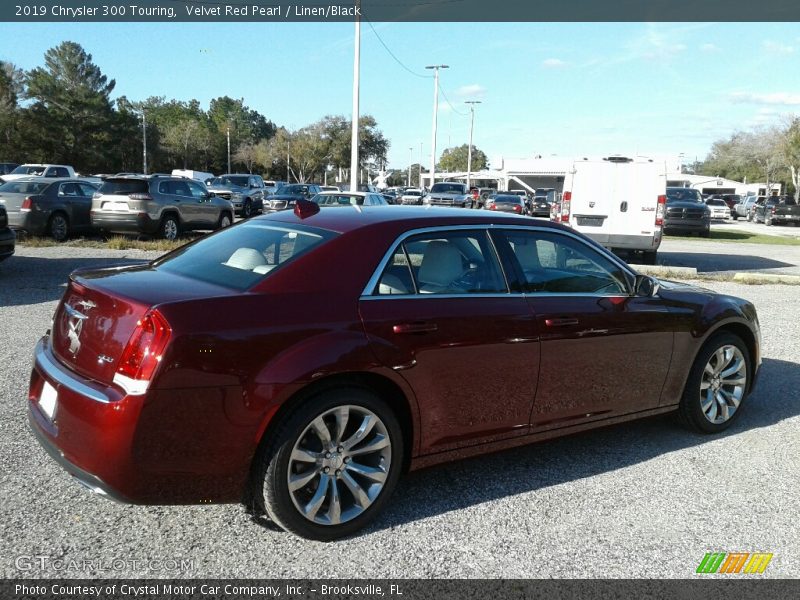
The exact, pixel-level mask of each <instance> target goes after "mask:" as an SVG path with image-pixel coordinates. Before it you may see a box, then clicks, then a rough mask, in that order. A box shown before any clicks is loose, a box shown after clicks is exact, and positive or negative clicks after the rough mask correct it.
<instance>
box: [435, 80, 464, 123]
mask: <svg viewBox="0 0 800 600" xmlns="http://www.w3.org/2000/svg"><path fill="white" fill-rule="evenodd" d="M439 91H440V92H441V93H442V97H443V98H444V101H445V102H447V105H448V106H449V107H450V109H451V110H452V111H453V112H454V113H456V114H457V115H461V116H462V117H466V116H467V113H465V112H461V111H460V110H458V109H457V108H456V107H455V106H453V104H452V103H451V102H450V99H449V98H448V97H447V94H445V93H444V90H443V89H442V86H441V85H440V86H439Z"/></svg>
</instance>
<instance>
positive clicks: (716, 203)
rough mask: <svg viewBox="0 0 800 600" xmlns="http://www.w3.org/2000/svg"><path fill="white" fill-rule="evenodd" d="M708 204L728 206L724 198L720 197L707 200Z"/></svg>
mask: <svg viewBox="0 0 800 600" xmlns="http://www.w3.org/2000/svg"><path fill="white" fill-rule="evenodd" d="M706 204H708V205H709V206H728V205H727V204H725V201H724V200H719V199H718V198H711V199H710V200H706Z"/></svg>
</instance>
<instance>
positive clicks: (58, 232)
mask: <svg viewBox="0 0 800 600" xmlns="http://www.w3.org/2000/svg"><path fill="white" fill-rule="evenodd" d="M68 232H69V225H68V224H67V219H66V218H65V217H64V215H60V214H55V215H53V217H52V219H51V220H50V235H51V236H53V239H54V240H56V241H57V242H63V241H64V240H65V239H67V234H68Z"/></svg>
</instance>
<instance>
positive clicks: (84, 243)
mask: <svg viewBox="0 0 800 600" xmlns="http://www.w3.org/2000/svg"><path fill="white" fill-rule="evenodd" d="M193 239H194V238H191V237H190V238H180V239H178V240H175V241H174V242H170V241H169V240H137V239H135V238H132V237H125V236H123V235H115V236H113V237H110V238H108V240H104V239H102V238H72V239H69V240H67V241H66V242H57V241H55V240H54V239H52V238H48V237H38V236H24V237H20V238H18V239H17V245H19V246H24V247H27V248H51V247H55V246H69V247H72V248H104V249H107V250H143V251H147V252H169V251H171V250H175V249H176V248H180V247H181V246H183V245H184V244H186V243H188V242H191V241H192V240H193Z"/></svg>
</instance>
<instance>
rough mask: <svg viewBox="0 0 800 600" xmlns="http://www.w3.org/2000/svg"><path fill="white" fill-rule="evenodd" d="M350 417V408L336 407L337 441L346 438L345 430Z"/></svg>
mask: <svg viewBox="0 0 800 600" xmlns="http://www.w3.org/2000/svg"><path fill="white" fill-rule="evenodd" d="M349 418H350V409H349V408H347V407H346V406H340V407H339V408H337V409H336V440H335V441H336V443H337V444H338V443H340V442H341V441H342V439H343V438H344V430H345V429H346V428H347V421H348V419H349Z"/></svg>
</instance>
